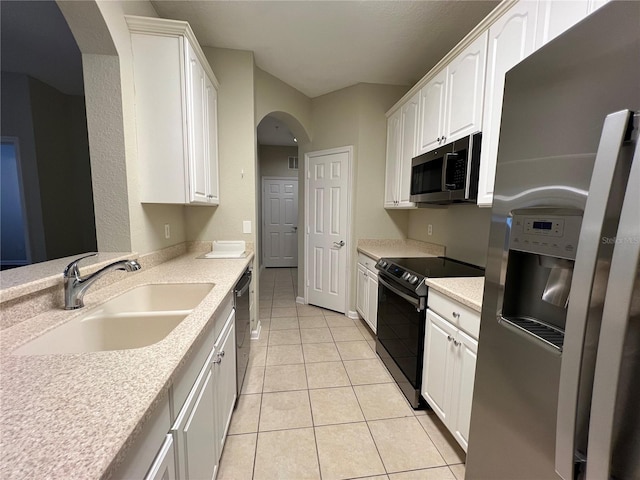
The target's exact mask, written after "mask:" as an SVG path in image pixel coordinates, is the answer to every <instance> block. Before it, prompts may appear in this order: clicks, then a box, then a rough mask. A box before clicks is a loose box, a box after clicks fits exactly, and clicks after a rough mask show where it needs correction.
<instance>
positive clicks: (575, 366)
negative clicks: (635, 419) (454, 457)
mask: <svg viewBox="0 0 640 480" xmlns="http://www.w3.org/2000/svg"><path fill="white" fill-rule="evenodd" d="M630 119H631V112H630V111H629V110H623V111H620V112H615V113H611V114H609V115H607V117H606V118H605V121H604V126H603V127H602V135H601V137H600V143H599V145H598V151H597V153H596V159H595V163H594V167H593V173H592V175H591V185H590V186H589V195H588V196H587V201H586V205H585V210H584V216H583V219H582V228H581V231H580V238H579V241H578V250H577V252H576V261H575V268H574V271H573V280H572V283H571V293H570V300H569V306H568V309H567V319H566V327H565V337H564V345H563V352H562V366H561V369H560V385H559V391H558V413H557V420H556V458H555V468H556V472H557V473H558V475H560V476H561V477H562V478H563V479H564V480H573V478H574V459H575V443H576V437H575V436H576V424H577V412H578V392H579V388H580V381H581V379H580V373H581V366H582V361H583V348H584V342H585V335H586V330H587V324H588V314H589V307H590V305H591V291H592V288H593V283H594V277H595V273H596V263H597V261H598V257H599V252H600V246H601V237H602V234H603V232H602V228H603V224H604V220H605V218H607V216H608V215H607V213H608V211H609V210H610V209H611V208H613V206H612V204H613V203H615V202H613V201H611V198H610V197H611V192H612V186H613V182H614V178H616V177H617V175H616V173H617V169H619V168H620V165H619V163H621V162H618V161H617V160H618V157H619V153H620V150H621V148H622V144H623V142H624V139H625V134H626V133H627V131H628V125H629V122H630ZM583 380H584V379H583Z"/></svg>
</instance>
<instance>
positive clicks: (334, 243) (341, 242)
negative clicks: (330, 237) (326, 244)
mask: <svg viewBox="0 0 640 480" xmlns="http://www.w3.org/2000/svg"><path fill="white" fill-rule="evenodd" d="M333 245H334V246H336V247H344V240H340V241H339V242H333Z"/></svg>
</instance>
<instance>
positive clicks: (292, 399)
mask: <svg viewBox="0 0 640 480" xmlns="http://www.w3.org/2000/svg"><path fill="white" fill-rule="evenodd" d="M296 280H297V269H288V268H285V269H281V268H278V269H265V270H264V271H263V273H262V275H261V277H260V295H259V297H260V312H259V315H260V321H261V323H262V331H261V335H260V339H259V340H255V341H253V342H252V344H251V360H250V363H249V369H248V370H247V376H246V378H245V382H244V387H243V391H242V394H241V395H240V396H239V400H238V406H237V409H236V411H235V412H234V415H233V419H232V422H231V426H230V427H229V435H228V437H227V441H226V445H225V448H224V452H223V455H222V460H221V463H220V469H219V472H218V479H219V480H227V479H233V480H245V479H247V480H249V479H269V480H289V479H291V480H303V479H325V480H329V479H349V478H363V479H364V478H367V479H371V480H373V479H376V480H378V479H380V480H382V479H387V480H416V479H424V480H462V479H463V478H464V460H465V454H464V451H463V450H462V449H461V448H460V447H459V445H458V444H457V443H456V441H455V440H454V439H453V437H452V436H451V434H450V433H449V431H448V430H447V429H446V428H445V427H444V425H443V424H442V423H441V422H440V420H439V419H438V418H437V416H436V415H435V414H434V413H433V412H429V413H427V412H425V411H414V410H413V409H412V408H411V407H410V406H409V404H408V402H407V401H406V399H405V398H404V396H403V395H402V393H401V392H400V390H399V389H398V387H397V386H396V384H395V383H393V380H392V378H391V377H390V375H389V374H388V372H387V370H386V368H385V367H384V365H383V364H382V363H381V362H380V360H379V359H378V357H377V355H376V353H375V342H374V339H373V336H372V334H371V332H370V331H369V329H368V327H367V326H366V325H365V324H364V323H363V322H361V321H359V320H355V321H354V320H352V319H350V318H347V317H346V316H344V315H341V314H338V313H335V312H332V311H329V310H324V309H320V308H317V307H313V306H308V305H299V304H296V303H295V298H296V293H295V292H296V290H297V289H296Z"/></svg>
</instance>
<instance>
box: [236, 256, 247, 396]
mask: <svg viewBox="0 0 640 480" xmlns="http://www.w3.org/2000/svg"><path fill="white" fill-rule="evenodd" d="M250 286H251V270H250V269H248V268H247V270H245V272H244V273H243V274H242V276H241V277H240V280H238V282H237V283H236V285H235V287H233V301H234V307H235V309H236V323H235V327H236V375H237V381H236V385H237V392H238V397H240V394H239V392H241V391H242V383H243V382H244V376H245V373H246V372H247V366H248V365H249V353H250V352H249V350H250V347H251V315H250V310H249V306H250V298H249V297H250V295H249V287H250Z"/></svg>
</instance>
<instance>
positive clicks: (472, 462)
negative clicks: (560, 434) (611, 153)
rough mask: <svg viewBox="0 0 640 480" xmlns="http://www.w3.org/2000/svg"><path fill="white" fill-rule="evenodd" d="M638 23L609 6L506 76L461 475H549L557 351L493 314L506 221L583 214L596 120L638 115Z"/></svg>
mask: <svg viewBox="0 0 640 480" xmlns="http://www.w3.org/2000/svg"><path fill="white" fill-rule="evenodd" d="M639 22H640V2H612V3H611V4H608V5H605V6H604V7H602V8H601V9H599V10H598V11H596V12H595V13H594V14H593V15H591V16H589V17H587V18H586V19H585V20H584V21H582V22H580V23H579V24H578V25H576V26H575V27H574V28H572V29H571V30H569V31H567V32H566V33H565V34H563V35H561V36H560V37H558V38H556V39H555V40H554V41H552V42H550V43H548V44H547V45H545V46H544V47H543V48H541V49H540V50H538V51H537V52H535V53H534V54H533V55H531V56H530V57H528V58H527V59H525V60H524V61H523V62H521V63H520V64H518V65H517V66H516V67H514V68H513V69H512V70H511V71H509V73H507V76H506V82H505V94H504V101H503V110H502V121H501V130H500V140H499V147H498V164H497V173H496V185H495V195H494V204H493V205H494V206H493V210H492V222H491V230H490V238H489V249H488V252H487V267H486V271H485V291H484V300H483V308H482V316H481V326H480V335H479V346H478V364H477V368H476V378H475V386H474V396H473V406H472V412H471V427H470V437H469V449H468V454H467V465H466V478H467V479H471V480H475V479H491V480H497V479H509V480H517V479H545V480H548V479H549V480H551V479H557V478H559V476H558V474H557V473H556V469H555V452H556V421H557V415H558V389H559V384H560V370H561V364H562V361H563V355H559V354H558V353H553V352H552V351H550V350H549V349H545V348H543V347H541V346H540V345H539V342H534V341H531V340H528V339H527V337H526V336H523V335H516V334H514V333H513V332H512V331H510V330H508V329H507V328H504V327H502V326H501V325H499V324H498V321H497V317H498V316H499V315H500V314H501V313H502V306H503V303H504V299H503V297H504V285H505V276H506V269H507V258H508V256H507V254H508V245H509V243H508V241H509V234H510V225H509V223H508V220H509V219H510V215H511V212H513V211H514V210H518V209H528V208H535V207H557V208H571V209H578V210H583V211H584V209H585V205H586V201H587V196H588V195H589V193H588V192H589V187H590V180H591V174H592V171H593V167H594V161H595V157H596V154H595V153H596V151H597V149H598V145H599V140H600V137H601V132H602V128H603V121H604V119H605V118H606V116H607V115H609V114H610V113H611V112H617V111H621V110H625V109H629V110H640V62H638V58H640V40H639V29H638V25H639ZM607 228H609V227H607ZM613 235H615V230H614V233H613ZM603 263H606V262H603ZM574 278H575V275H574ZM599 278H600V277H599ZM604 280H605V283H604V284H602V283H598V284H596V285H594V287H595V290H593V291H594V292H597V293H598V295H592V296H591V297H592V308H594V309H596V311H597V309H600V311H602V308H603V303H604V292H606V278H605V279H604ZM600 292H602V293H601V294H600ZM571 302H572V293H570V294H569V305H571ZM593 330H594V331H595V335H594V333H593V332H592V331H591V330H589V331H588V332H587V339H588V341H587V348H586V351H585V352H583V358H584V357H586V358H593V359H595V351H596V348H597V335H598V333H599V331H598V330H599V329H597V328H596V329H593ZM565 341H566V337H565ZM593 363H594V364H595V360H593ZM591 375H593V372H591ZM587 376H588V375H587ZM580 409H581V407H580V406H579V411H581V410H580ZM578 430H580V429H578ZM584 433H586V429H585V432H580V435H581V437H580V438H582V437H583V436H584V435H583V434H584ZM584 439H585V440H584V444H585V445H586V436H584ZM580 443H582V440H580Z"/></svg>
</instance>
